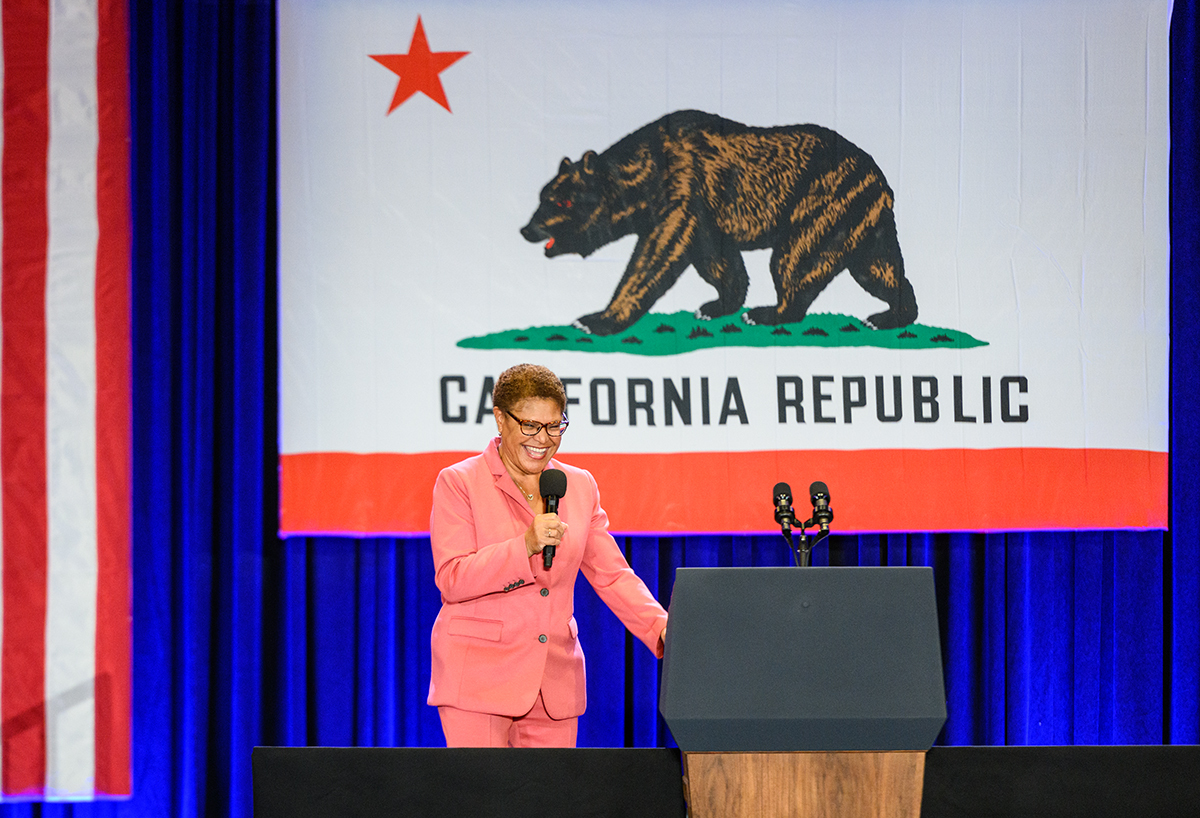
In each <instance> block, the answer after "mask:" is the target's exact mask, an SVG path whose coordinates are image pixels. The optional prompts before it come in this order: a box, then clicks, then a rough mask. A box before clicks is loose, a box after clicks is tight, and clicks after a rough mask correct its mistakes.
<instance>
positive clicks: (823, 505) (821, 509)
mask: <svg viewBox="0 0 1200 818" xmlns="http://www.w3.org/2000/svg"><path fill="white" fill-rule="evenodd" d="M808 495H809V499H810V500H812V506H813V518H812V521H813V522H814V523H816V524H817V525H819V526H820V527H821V533H822V534H828V533H829V524H830V523H832V522H833V509H832V508H830V507H829V486H827V485H825V484H824V483H822V482H821V481H820V480H817V481H816V482H814V483H813V484H812V485H811V486H809V487H808Z"/></svg>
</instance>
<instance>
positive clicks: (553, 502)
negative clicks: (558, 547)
mask: <svg viewBox="0 0 1200 818" xmlns="http://www.w3.org/2000/svg"><path fill="white" fill-rule="evenodd" d="M538 490H539V491H540V492H541V493H542V499H543V500H545V501H546V513H547V514H557V513H558V500H559V498H560V497H562V496H563V495H564V494H566V493H567V474H566V472H564V471H562V470H561V469H546V470H545V471H544V472H542V476H541V477H539V478H538ZM554 548H555V547H554V546H553V545H546V546H542V567H543V568H545V569H546V570H549V569H550V566H551V565H552V564H553V563H554Z"/></svg>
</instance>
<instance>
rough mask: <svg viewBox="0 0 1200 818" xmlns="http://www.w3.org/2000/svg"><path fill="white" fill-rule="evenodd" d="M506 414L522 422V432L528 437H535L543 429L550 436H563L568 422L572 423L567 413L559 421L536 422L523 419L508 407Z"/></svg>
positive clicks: (519, 422)
mask: <svg viewBox="0 0 1200 818" xmlns="http://www.w3.org/2000/svg"><path fill="white" fill-rule="evenodd" d="M504 414H506V415H508V416H509V417H510V418H512V419H513V420H515V421H516V422H517V423H518V424H520V426H521V434H523V435H525V436H526V437H534V436H535V435H536V434H537V433H538V432H540V431H542V429H545V430H546V434H548V435H550V437H561V436H562V433H563V432H565V431H567V424H568V423H570V421H569V420H567V417H566V415H563V419H562V420H560V421H559V422H558V423H534V422H533V421H532V420H521V419H520V418H519V417H517V416H516V415H514V414H513V413H512V412H510V411H508V410H507V409H505V410H504Z"/></svg>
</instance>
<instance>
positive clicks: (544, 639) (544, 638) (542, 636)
mask: <svg viewBox="0 0 1200 818" xmlns="http://www.w3.org/2000/svg"><path fill="white" fill-rule="evenodd" d="M538 641H539V642H545V641H546V634H544V633H543V634H542V635H541V636H539V637H538Z"/></svg>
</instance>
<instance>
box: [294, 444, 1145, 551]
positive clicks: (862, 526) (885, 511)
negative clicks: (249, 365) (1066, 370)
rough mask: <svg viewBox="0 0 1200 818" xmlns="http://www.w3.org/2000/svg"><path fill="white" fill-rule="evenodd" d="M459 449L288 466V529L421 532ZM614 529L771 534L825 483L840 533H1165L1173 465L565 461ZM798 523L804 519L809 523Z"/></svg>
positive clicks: (810, 459) (894, 456)
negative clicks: (815, 484) (780, 495)
mask: <svg viewBox="0 0 1200 818" xmlns="http://www.w3.org/2000/svg"><path fill="white" fill-rule="evenodd" d="M466 456H467V454H465V453H462V452H436V453H428V454H412V455H404V454H348V453H345V452H318V453H307V454H290V455H284V456H282V457H281V458H280V481H281V486H280V489H281V503H280V510H281V514H280V531H281V533H283V534H285V535H286V534H309V533H359V532H374V533H393V534H417V533H423V532H426V531H428V530H429V510H430V504H431V493H432V490H433V481H434V479H435V478H436V477H437V473H438V471H439V470H440V469H442V468H443V467H445V466H448V465H450V464H451V463H454V462H457V461H458V460H460V459H462V458H463V457H466ZM562 460H563V462H565V463H570V464H572V465H576V466H581V467H583V468H585V469H588V470H589V471H590V472H591V473H592V474H593V475H594V476H595V477H596V480H597V482H598V483H599V485H600V495H601V501H602V502H603V504H604V508H605V510H606V511H607V512H608V516H609V519H610V521H611V524H612V528H613V530H614V531H637V532H648V533H650V532H654V533H674V532H693V531H711V532H738V533H751V532H768V531H772V530H775V529H773V525H774V518H773V515H772V510H771V506H770V494H771V488H772V487H773V486H774V485H775V483H776V482H779V481H781V480H782V481H786V482H789V483H791V486H792V492H793V495H794V496H795V498H796V503H795V507H796V511H797V513H798V514H804V512H807V511H808V510H809V509H808V497H807V492H808V485H809V483H810V482H812V481H814V480H822V481H824V482H825V483H827V484H828V485H829V488H830V493H831V495H832V501H833V503H832V505H833V510H834V512H835V514H836V515H837V516H836V518H835V525H834V530H835V532H836V531H843V532H869V531H896V530H908V531H1031V530H1049V529H1112V528H1166V524H1167V455H1166V453H1165V452H1145V451H1136V450H1124V449H934V450H923V449H900V450H872V451H850V452H843V451H809V452H697V453H684V454H578V455H576V454H571V453H570V452H563V456H562ZM804 516H808V515H807V514H804Z"/></svg>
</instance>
